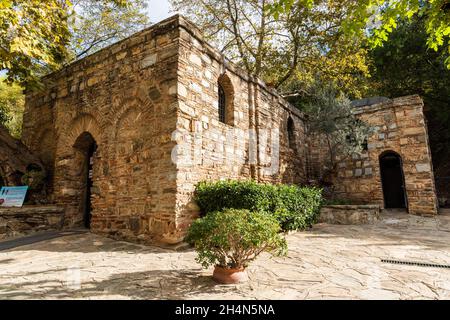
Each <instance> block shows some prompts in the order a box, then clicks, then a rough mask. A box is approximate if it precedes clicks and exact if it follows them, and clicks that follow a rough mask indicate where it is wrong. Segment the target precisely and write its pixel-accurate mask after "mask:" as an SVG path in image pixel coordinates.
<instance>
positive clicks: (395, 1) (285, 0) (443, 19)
mask: <svg viewBox="0 0 450 320" xmlns="http://www.w3.org/2000/svg"><path fill="white" fill-rule="evenodd" d="M315 2H316V1H315V0H276V1H275V3H274V4H273V5H272V6H271V7H270V9H269V10H270V11H271V13H272V14H274V15H275V17H279V16H280V15H282V14H284V13H286V12H289V11H290V10H292V8H293V7H294V6H295V5H296V4H297V3H301V4H306V5H308V6H312V5H313V4H314V3H315ZM414 16H419V17H423V18H424V25H423V27H424V29H425V30H426V33H427V45H428V47H429V48H431V49H433V50H435V51H438V49H439V48H440V47H443V48H444V49H445V50H446V51H447V52H448V53H450V2H449V0H429V1H426V0H359V1H355V2H354V4H353V5H352V6H351V7H350V11H349V15H348V17H347V18H348V19H346V21H345V23H343V24H342V26H341V29H342V30H343V31H345V32H346V33H348V34H353V35H359V36H361V35H366V34H368V35H370V37H369V42H370V43H371V44H372V46H380V45H382V44H383V43H384V42H386V41H387V40H388V36H389V34H390V33H392V31H393V30H394V29H396V28H397V27H398V23H399V19H412V18H413V17H414ZM445 63H446V65H447V67H448V68H450V58H447V59H446V60H445Z"/></svg>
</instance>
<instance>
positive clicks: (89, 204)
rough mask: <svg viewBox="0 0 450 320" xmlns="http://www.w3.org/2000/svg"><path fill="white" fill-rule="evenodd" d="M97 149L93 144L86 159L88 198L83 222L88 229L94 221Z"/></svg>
mask: <svg viewBox="0 0 450 320" xmlns="http://www.w3.org/2000/svg"><path fill="white" fill-rule="evenodd" d="M96 149H97V145H96V144H95V142H93V143H92V144H91V145H90V146H89V150H88V154H87V157H86V166H87V168H86V196H85V199H84V214H83V221H84V226H85V227H86V228H88V229H90V228H91V220H92V202H91V196H92V187H93V185H94V182H93V179H92V178H93V168H94V153H95V150H96Z"/></svg>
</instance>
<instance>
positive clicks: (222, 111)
mask: <svg viewBox="0 0 450 320" xmlns="http://www.w3.org/2000/svg"><path fill="white" fill-rule="evenodd" d="M226 112H227V97H226V96H225V90H224V89H223V87H222V85H221V84H220V83H219V121H220V122H222V123H226Z"/></svg>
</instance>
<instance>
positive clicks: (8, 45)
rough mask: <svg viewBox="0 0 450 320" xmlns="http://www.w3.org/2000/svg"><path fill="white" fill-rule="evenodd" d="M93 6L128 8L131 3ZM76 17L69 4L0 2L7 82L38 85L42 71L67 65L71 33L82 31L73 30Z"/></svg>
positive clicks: (0, 62)
mask: <svg viewBox="0 0 450 320" xmlns="http://www.w3.org/2000/svg"><path fill="white" fill-rule="evenodd" d="M96 3H97V4H96ZM92 4H95V6H97V5H103V6H105V7H106V6H107V5H111V6H115V7H116V8H125V7H127V6H128V5H129V1H128V0H100V1H92ZM74 14H76V13H75V12H74V5H73V3H72V2H71V1H69V0H46V1H41V0H1V1H0V70H6V73H7V80H8V82H20V83H22V84H26V85H33V84H36V79H37V76H39V75H40V73H42V70H45V71H48V70H49V69H50V70H53V69H57V68H59V67H60V66H61V65H62V64H63V63H64V62H65V61H67V58H68V57H69V56H70V54H69V53H70V50H69V47H70V41H71V40H72V34H71V30H72V31H73V30H80V29H79V27H78V25H75V26H72V27H71V26H70V19H71V17H73V15H74ZM71 28H72V29H71ZM72 47H73V46H72Z"/></svg>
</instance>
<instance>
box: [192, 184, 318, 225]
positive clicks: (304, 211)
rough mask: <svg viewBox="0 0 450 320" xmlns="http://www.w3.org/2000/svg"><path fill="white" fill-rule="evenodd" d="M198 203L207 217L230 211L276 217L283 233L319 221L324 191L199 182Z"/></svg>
mask: <svg viewBox="0 0 450 320" xmlns="http://www.w3.org/2000/svg"><path fill="white" fill-rule="evenodd" d="M195 200H196V202H197V203H198V205H199V207H200V209H201V211H202V213H203V214H204V215H207V214H209V213H211V212H215V211H221V210H223V209H227V208H233V209H246V210H249V211H252V212H255V211H257V212H264V213H266V214H268V215H271V216H274V217H275V218H276V219H277V220H278V222H279V223H280V225H281V227H282V229H283V230H284V231H289V230H304V229H307V228H309V227H311V226H312V225H313V224H314V223H315V222H316V219H317V217H318V214H319V211H320V207H321V204H322V190H320V189H317V188H310V187H298V186H295V185H293V186H288V185H272V184H262V183H257V182H255V181H234V180H226V181H217V182H201V183H199V184H198V186H197V188H196V192H195Z"/></svg>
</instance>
